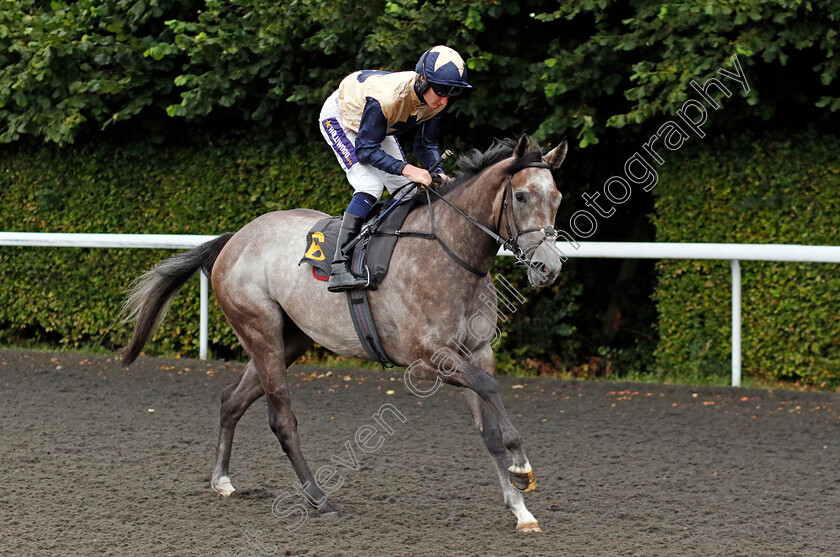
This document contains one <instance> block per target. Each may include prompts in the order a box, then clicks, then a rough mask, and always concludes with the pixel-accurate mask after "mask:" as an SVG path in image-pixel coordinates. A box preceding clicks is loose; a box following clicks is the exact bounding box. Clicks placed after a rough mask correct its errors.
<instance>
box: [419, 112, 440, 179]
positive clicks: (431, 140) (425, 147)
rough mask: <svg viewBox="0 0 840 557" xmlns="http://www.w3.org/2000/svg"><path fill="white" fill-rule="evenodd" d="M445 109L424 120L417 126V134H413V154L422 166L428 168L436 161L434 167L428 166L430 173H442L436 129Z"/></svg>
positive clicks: (438, 127) (438, 128)
mask: <svg viewBox="0 0 840 557" xmlns="http://www.w3.org/2000/svg"><path fill="white" fill-rule="evenodd" d="M444 112H446V109H443V110H442V111H441V112H439V113H438V114H435V116H434V118H432V119H430V120H426V121H425V122H423V123H421V124H420V125H419V126H418V130H417V134H416V135H415V136H414V154H415V155H417V158H418V159H419V160H420V163H421V164H422V165H423V168H429V167H430V166H431V165H433V164H435V163H436V162H437V163H438V164H437V165H436V166H435V167H434V168H429V172H430V173H432V174H444V172H443V167H442V166H441V165H440V163H439V162H438V161H440V149H439V148H438V131H439V130H440V120H441V117H442V116H443V114H444Z"/></svg>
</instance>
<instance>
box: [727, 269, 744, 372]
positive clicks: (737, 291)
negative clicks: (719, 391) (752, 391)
mask: <svg viewBox="0 0 840 557" xmlns="http://www.w3.org/2000/svg"><path fill="white" fill-rule="evenodd" d="M729 263H730V265H731V266H732V386H733V387H740V386H741V264H740V262H739V261H738V260H737V259H732V260H730V262H729Z"/></svg>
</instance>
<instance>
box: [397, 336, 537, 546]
mask: <svg viewBox="0 0 840 557" xmlns="http://www.w3.org/2000/svg"><path fill="white" fill-rule="evenodd" d="M489 369H491V370H492V369H493V365H492V362H491V363H490V364H489ZM413 378H417V379H429V380H432V381H442V382H444V383H448V384H450V385H455V386H458V387H465V388H467V389H469V390H470V391H472V392H474V393H475V395H477V397H478V399H479V400H481V402H482V403H483V406H482V409H481V415H482V424H481V425H480V426H479V427H480V428H481V429H482V435H484V436H485V438H484V440H485V444H486V445H487V448H488V450H489V451H490V453H491V454H492V455H493V457H494V459H495V460H496V463H497V467H498V468H499V474H500V478H501V480H502V489H503V491H505V502H506V503H508V504H509V505H513V506H511V510H513V512H514V514H516V515H517V527H519V525H520V524H522V528H520V529H521V530H525V531H538V529H539V525H538V524H537V521H536V520H535V519H534V518H533V515H531V513H530V512H528V510H527V509H525V504H524V501H523V500H522V499H521V495H519V497H515V496H514V492H513V491H512V490H510V486H513V487H514V488H516V489H517V490H519V491H531V490H533V489H534V488H536V486H537V482H536V480H535V479H534V473H533V470H532V468H531V463H530V462H528V457H527V456H525V451H524V450H523V449H522V438H521V437H520V435H519V432H518V431H517V430H516V428H515V427H514V426H513V423H512V422H511V420H510V417H509V416H508V413H507V411H506V410H505V407H504V404H503V403H502V398H501V395H500V393H499V382H498V381H496V379H495V378H494V377H493V376H492V375H491V374H490V373H488V372H487V371H484V370H483V369H481V368H479V367H478V366H476V365H475V364H472V363H470V362H468V361H466V360H465V359H464V358H462V357H461V356H460V354H458V353H456V352H455V351H454V350H450V349H441V350H438V351H437V352H435V353H434V354H433V355H431V356H430V357H429V358H426V359H419V360H416V361H415V362H414V363H412V364H411V366H409V368H408V369H407V370H406V380H407V381H411V380H412V379H413ZM505 449H506V450H508V451H510V454H511V459H512V460H513V464H512V465H511V466H510V467H509V468H507V459H506V455H505V454H504V450H505ZM497 455H498V456H497ZM505 476H507V478H505ZM505 479H507V480H508V482H509V483H506V482H505ZM508 493H510V494H511V495H510V497H509V496H508ZM520 502H521V504H520ZM516 509H524V512H523V513H521V514H520V513H517V510H516ZM529 522H533V524H534V525H535V526H536V528H530V527H526V526H525V525H526V524H528V523H529Z"/></svg>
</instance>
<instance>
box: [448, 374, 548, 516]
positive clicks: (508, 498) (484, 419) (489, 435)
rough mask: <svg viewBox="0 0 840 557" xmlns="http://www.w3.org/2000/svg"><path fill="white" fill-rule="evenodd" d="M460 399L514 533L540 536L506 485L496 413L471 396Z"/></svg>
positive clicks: (517, 496) (518, 498) (518, 494)
mask: <svg viewBox="0 0 840 557" xmlns="http://www.w3.org/2000/svg"><path fill="white" fill-rule="evenodd" d="M464 396H465V397H466V399H467V405H468V406H469V408H470V412H472V415H473V418H474V419H475V424H476V425H477V426H478V430H479V431H480V432H481V437H482V438H483V439H484V445H485V446H486V447H487V450H488V451H489V452H490V456H492V457H493V463H494V464H495V465H496V472H497V473H498V475H499V483H501V484H502V493H503V494H504V497H505V504H506V505H507V507H508V508H509V509H510V510H511V511H512V512H513V514H514V515H515V516H516V529H517V530H519V531H520V532H542V530H541V529H540V525H539V523H538V522H537V519H536V518H534V515H532V514H531V512H530V511H529V510H528V508H527V507H526V506H525V497H523V495H522V493H521V492H519V491H517V490H516V489H514V488H513V486H512V485H510V480H509V475H508V463H507V451H506V449H505V444H504V442H503V441H502V433H501V430H500V428H499V420H498V418H497V417H496V413H495V412H494V411H493V410H492V409H491V408H490V407H489V405H488V404H487V403H486V402H484V401H483V400H482V399H481V397H479V396H478V395H477V394H475V392H473V391H465V392H464Z"/></svg>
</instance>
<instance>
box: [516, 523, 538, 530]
mask: <svg viewBox="0 0 840 557" xmlns="http://www.w3.org/2000/svg"><path fill="white" fill-rule="evenodd" d="M516 529H517V530H518V531H520V532H542V528H540V523H539V522H523V523H522V524H517V525H516Z"/></svg>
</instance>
